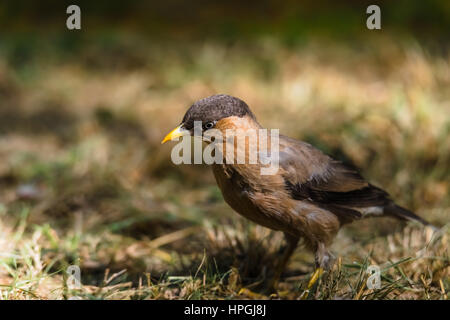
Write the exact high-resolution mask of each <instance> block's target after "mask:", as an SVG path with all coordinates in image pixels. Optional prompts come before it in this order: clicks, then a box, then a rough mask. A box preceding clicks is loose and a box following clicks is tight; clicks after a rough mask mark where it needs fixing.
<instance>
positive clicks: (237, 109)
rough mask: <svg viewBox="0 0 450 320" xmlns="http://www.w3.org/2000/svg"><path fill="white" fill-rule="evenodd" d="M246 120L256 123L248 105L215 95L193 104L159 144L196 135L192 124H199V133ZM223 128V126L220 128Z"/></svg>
mask: <svg viewBox="0 0 450 320" xmlns="http://www.w3.org/2000/svg"><path fill="white" fill-rule="evenodd" d="M239 118H247V119H251V120H253V121H254V122H255V123H256V120H255V116H254V115H253V113H252V112H251V111H250V108H249V107H248V105H247V104H246V103H245V102H244V101H242V100H241V99H238V98H235V97H232V96H229V95H226V94H217V95H213V96H210V97H207V98H204V99H201V100H198V101H197V102H195V103H194V104H193V105H192V106H191V107H190V108H189V109H188V110H187V111H186V113H185V115H184V117H183V120H182V121H181V124H180V125H179V126H178V127H176V128H175V129H173V130H172V131H171V132H170V133H169V134H168V135H167V136H166V137H165V138H164V140H163V141H162V142H161V143H165V142H166V141H169V140H174V139H176V138H179V137H181V136H185V135H190V136H194V134H198V131H197V130H194V122H197V121H198V122H199V123H200V122H201V130H200V131H201V133H203V132H204V131H207V130H210V129H213V128H219V127H221V124H224V123H225V122H226V121H227V120H228V121H229V120H230V119H239ZM222 127H223V126H222Z"/></svg>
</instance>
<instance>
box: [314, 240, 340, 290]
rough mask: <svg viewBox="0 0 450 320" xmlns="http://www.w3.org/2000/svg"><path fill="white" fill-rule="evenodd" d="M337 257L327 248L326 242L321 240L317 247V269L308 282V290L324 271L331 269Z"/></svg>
mask: <svg viewBox="0 0 450 320" xmlns="http://www.w3.org/2000/svg"><path fill="white" fill-rule="evenodd" d="M334 260H335V257H334V256H333V255H332V254H331V252H330V251H329V250H328V249H327V247H326V246H325V244H324V243H322V242H319V243H318V244H317V247H316V257H315V262H316V270H315V271H314V273H313V275H312V276H311V279H310V280H309V283H308V290H309V289H311V287H312V286H313V285H314V283H316V281H317V280H318V279H319V278H320V276H321V275H322V274H323V272H324V271H329V270H331V268H332V267H333V264H334Z"/></svg>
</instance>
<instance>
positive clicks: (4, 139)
mask: <svg viewBox="0 0 450 320" xmlns="http://www.w3.org/2000/svg"><path fill="white" fill-rule="evenodd" d="M53 40H54V39H51V38H50V39H43V40H42V43H41V44H42V46H41V49H39V50H34V49H33V48H34V47H32V44H29V42H27V41H26V39H25V40H22V41H21V40H20V39H19V40H17V41H15V42H14V41H12V42H5V43H4V44H3V45H2V46H0V49H1V50H0V100H1V101H2V102H1V106H0V159H1V162H0V299H67V298H70V297H81V298H83V299H253V298H271V299H447V297H448V290H449V287H450V279H449V275H450V270H449V269H450V268H449V266H450V260H449V228H448V227H449V216H450V206H449V204H450V195H449V194H450V192H449V178H450V141H449V137H450V135H449V129H450V122H449V121H450V72H449V71H450V65H449V61H450V59H449V58H450V56H449V55H448V54H447V55H446V54H442V53H440V52H434V51H433V50H428V49H427V48H424V47H423V46H422V45H421V44H419V43H417V42H414V41H412V40H411V41H407V40H405V41H394V40H392V39H390V38H382V37H381V38H377V39H373V40H370V41H369V40H368V41H367V42H364V43H356V44H355V43H353V42H347V43H346V42H340V43H335V42H328V41H326V40H318V41H308V42H307V43H301V44H295V45H291V44H290V45H286V44H283V43H282V42H279V41H277V40H276V39H274V38H270V37H267V38H264V37H263V38H261V39H259V40H257V41H253V42H251V43H247V42H244V41H242V42H239V41H238V42H235V43H233V44H232V45H230V44H226V43H223V42H214V41H209V42H207V43H204V42H198V43H180V44H178V45H176V44H174V43H170V44H165V43H164V42H159V43H157V44H154V43H151V42H146V41H145V40H142V39H139V38H137V39H134V38H132V37H124V38H121V37H120V36H118V37H115V38H110V37H105V38H102V39H100V41H99V40H98V39H97V40H96V41H91V42H89V41H87V42H86V44H85V45H84V46H83V47H76V48H72V47H70V43H69V44H67V43H62V44H61V43H59V44H58V42H57V41H53ZM55 43H56V44H55ZM58 46H61V47H62V49H61V48H59V47H58ZM67 46H68V48H67ZM55 47H56V49H55ZM215 93H227V94H231V95H234V96H237V97H240V98H242V99H243V100H245V101H246V102H247V103H248V104H249V105H250V107H251V108H252V110H253V111H254V113H255V114H256V116H257V117H258V119H259V120H260V122H261V123H262V124H263V125H264V126H265V127H267V128H279V129H280V132H281V133H282V134H285V135H288V136H291V137H294V138H298V139H302V140H305V141H308V142H310V143H312V144H313V145H315V146H316V147H318V148H320V149H322V150H323V151H325V152H326V153H328V154H330V155H333V156H335V157H337V158H339V159H342V160H345V161H347V162H351V163H353V164H354V165H356V166H357V167H359V168H361V172H362V174H363V176H364V177H366V178H367V179H368V180H370V181H371V182H372V183H373V184H375V185H377V186H380V187H383V188H384V189H386V190H387V191H388V192H389V193H390V194H391V195H392V197H393V198H394V199H395V200H396V201H397V202H398V203H400V204H401V205H403V206H405V207H407V208H409V209H411V210H414V211H415V212H417V213H418V214H419V215H420V216H422V217H424V218H426V219H427V220H429V221H430V222H432V223H433V224H434V225H436V226H437V227H439V228H441V231H440V232H438V233H435V234H433V232H432V230H431V229H430V228H424V227H423V226H420V225H417V224H407V225H405V224H404V223H401V222H398V221H395V220H391V219H388V218H383V219H375V218H374V219H368V220H364V221H359V222H356V223H354V224H352V225H349V226H346V227H345V228H343V229H342V230H341V231H340V233H339V235H338V237H337V239H336V241H335V244H334V246H333V252H334V253H335V255H336V257H338V259H337V263H336V265H335V266H334V269H333V270H332V272H331V273H330V274H329V275H326V276H324V277H322V279H321V280H320V281H319V282H318V283H317V284H316V285H315V286H314V287H312V288H310V289H309V290H308V288H307V284H308V281H309V279H310V277H311V274H312V272H313V271H314V264H313V256H312V255H311V254H310V253H308V252H307V251H305V250H304V248H302V246H300V247H299V248H298V249H297V250H296V252H295V254H294V256H293V258H292V260H291V261H290V263H289V266H288V268H287V270H286V272H285V274H283V277H282V280H281V282H280V284H279V288H278V289H279V290H278V293H277V294H275V295H272V296H266V295H263V293H262V292H263V291H262V290H261V287H262V285H263V284H264V282H265V281H266V279H268V278H269V277H270V276H271V274H272V272H273V265H274V264H275V263H276V259H277V258H278V257H279V256H280V250H281V249H282V247H283V245H284V244H283V238H282V235H281V234H278V233H276V232H271V231H269V230H267V229H265V228H263V227H260V226H256V225H254V224H252V223H250V222H248V221H246V220H245V219H243V218H241V217H240V216H238V215H237V214H236V213H234V212H233V211H232V210H231V209H230V208H229V207H228V206H227V205H226V204H225V203H224V201H223V199H222V196H221V194H220V191H219V190H218V188H217V186H216V184H215V181H214V178H213V176H212V174H211V172H210V169H209V168H208V167H207V166H204V165H195V166H194V165H191V166H188V165H182V166H176V165H174V164H172V163H171V161H170V151H171V145H170V144H165V145H163V146H161V145H160V141H161V140H162V138H163V137H164V135H165V134H166V133H168V132H169V131H170V130H171V129H172V128H174V127H175V126H176V125H177V124H179V122H180V121H181V118H182V116H183V114H184V112H185V110H186V109H187V107H189V105H190V104H191V103H192V102H194V101H195V100H197V99H199V98H202V97H205V96H208V95H211V94H215ZM71 265H75V266H79V268H80V279H81V286H80V287H77V286H73V285H71V284H73V282H71V278H70V274H68V273H67V268H68V267H69V266H71ZM370 265H377V266H379V267H380V270H381V287H380V289H369V288H368V287H367V282H366V280H367V278H368V276H369V274H368V273H367V268H368V266H370Z"/></svg>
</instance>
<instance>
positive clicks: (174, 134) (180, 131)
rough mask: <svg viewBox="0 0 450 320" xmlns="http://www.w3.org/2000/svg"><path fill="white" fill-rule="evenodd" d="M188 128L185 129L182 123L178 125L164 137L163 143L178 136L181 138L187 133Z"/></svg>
mask: <svg viewBox="0 0 450 320" xmlns="http://www.w3.org/2000/svg"><path fill="white" fill-rule="evenodd" d="M186 132H187V131H186V130H185V129H183V128H182V127H181V125H179V126H178V127H176V128H175V129H173V130H172V131H170V132H169V133H168V134H167V135H166V136H165V137H164V139H163V140H162V141H161V144H164V143H166V142H167V141H171V140H174V139H176V138H179V137H181V136H184V135H185V134H186Z"/></svg>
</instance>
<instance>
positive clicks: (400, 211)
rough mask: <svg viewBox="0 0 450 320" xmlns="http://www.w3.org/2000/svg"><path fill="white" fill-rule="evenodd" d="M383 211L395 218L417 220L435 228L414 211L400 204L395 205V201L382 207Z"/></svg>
mask: <svg viewBox="0 0 450 320" xmlns="http://www.w3.org/2000/svg"><path fill="white" fill-rule="evenodd" d="M384 213H385V214H386V215H390V216H393V217H395V218H397V219H400V220H405V221H418V222H420V223H422V224H423V225H425V226H429V227H432V228H433V229H435V228H436V227H434V226H433V225H432V224H431V223H429V222H428V221H426V220H425V219H423V218H421V217H419V216H418V215H417V214H415V213H414V212H412V211H409V210H408V209H405V208H403V207H400V206H398V205H396V204H395V203H392V204H390V205H388V206H386V207H384Z"/></svg>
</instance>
